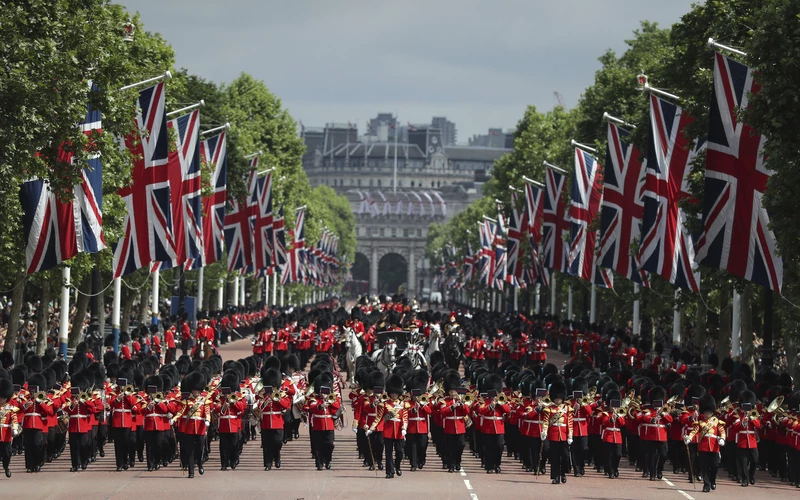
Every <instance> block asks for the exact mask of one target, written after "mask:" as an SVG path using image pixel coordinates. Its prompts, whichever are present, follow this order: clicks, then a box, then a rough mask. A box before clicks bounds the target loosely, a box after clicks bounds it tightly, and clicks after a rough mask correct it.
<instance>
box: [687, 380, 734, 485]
mask: <svg viewBox="0 0 800 500" xmlns="http://www.w3.org/2000/svg"><path fill="white" fill-rule="evenodd" d="M716 409H717V403H716V401H714V397H713V396H711V395H710V394H706V395H704V396H703V397H701V398H700V410H699V411H700V416H699V417H698V419H697V420H696V421H695V422H694V425H693V426H692V430H691V431H690V432H689V434H688V435H687V436H686V437H685V438H684V442H686V443H687V444H688V443H689V442H690V441H691V440H692V438H693V437H694V436H695V435H696V436H697V463H698V465H699V466H700V473H701V475H702V476H703V492H705V493H708V492H710V491H711V490H715V489H717V469H718V468H719V451H720V447H722V446H725V422H723V421H722V420H720V419H719V418H718V417H717V416H716V415H715V414H714V413H715V412H716Z"/></svg>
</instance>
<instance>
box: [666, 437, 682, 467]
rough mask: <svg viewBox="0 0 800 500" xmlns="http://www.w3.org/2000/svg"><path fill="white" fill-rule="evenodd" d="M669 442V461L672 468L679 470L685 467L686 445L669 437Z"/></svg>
mask: <svg viewBox="0 0 800 500" xmlns="http://www.w3.org/2000/svg"><path fill="white" fill-rule="evenodd" d="M668 443H669V444H668V445H667V446H668V448H669V461H670V462H672V469H673V470H674V471H680V470H681V469H685V468H686V446H685V445H684V444H683V442H682V441H677V440H675V439H670V440H669V442H668Z"/></svg>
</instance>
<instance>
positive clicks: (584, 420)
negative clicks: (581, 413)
mask: <svg viewBox="0 0 800 500" xmlns="http://www.w3.org/2000/svg"><path fill="white" fill-rule="evenodd" d="M572 421H573V422H586V419H585V418H573V419H572Z"/></svg>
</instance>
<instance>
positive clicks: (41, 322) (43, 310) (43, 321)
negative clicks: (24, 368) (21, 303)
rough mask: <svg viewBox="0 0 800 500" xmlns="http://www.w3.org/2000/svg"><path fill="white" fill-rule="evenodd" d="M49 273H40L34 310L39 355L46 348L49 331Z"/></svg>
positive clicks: (37, 352)
mask: <svg viewBox="0 0 800 500" xmlns="http://www.w3.org/2000/svg"><path fill="white" fill-rule="evenodd" d="M49 274H50V273H42V275H41V278H42V296H41V301H40V303H39V309H38V310H37V311H36V332H37V333H36V355H37V356H41V355H42V354H44V351H45V349H46V348H47V334H48V333H49V331H50V322H49V321H48V317H47V316H48V312H49V309H50V295H51V287H50V277H49Z"/></svg>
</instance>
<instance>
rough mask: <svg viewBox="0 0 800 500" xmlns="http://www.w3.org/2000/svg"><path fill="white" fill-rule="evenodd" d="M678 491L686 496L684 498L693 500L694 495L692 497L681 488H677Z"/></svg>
mask: <svg viewBox="0 0 800 500" xmlns="http://www.w3.org/2000/svg"><path fill="white" fill-rule="evenodd" d="M678 493H680V494H681V495H683V496H685V497H686V498H688V499H689V500H694V497H693V496H692V495H690V494H688V493H686V492H685V491H683V490H678Z"/></svg>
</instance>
